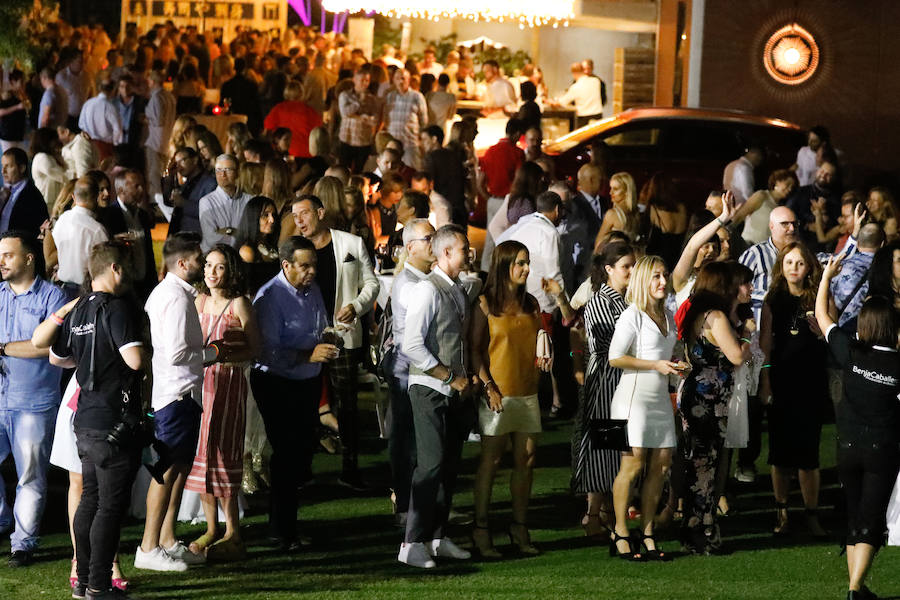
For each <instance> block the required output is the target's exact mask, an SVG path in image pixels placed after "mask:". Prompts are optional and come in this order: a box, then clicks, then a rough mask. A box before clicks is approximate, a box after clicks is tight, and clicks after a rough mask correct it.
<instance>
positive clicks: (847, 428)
mask: <svg viewBox="0 0 900 600" xmlns="http://www.w3.org/2000/svg"><path fill="white" fill-rule="evenodd" d="M827 338H828V346H829V348H830V349H831V353H832V355H833V356H834V358H835V360H836V361H837V363H838V364H839V365H840V366H841V367H842V368H843V370H844V390H843V392H844V395H843V398H842V399H841V403H840V404H839V405H838V409H837V426H838V437H840V439H841V441H843V442H852V443H854V444H859V445H861V446H865V445H871V444H896V443H898V442H900V354H898V353H897V351H896V350H893V349H890V348H881V347H872V346H867V345H865V344H862V343H860V342H858V341H856V340H854V339H852V338H851V337H850V336H849V335H848V334H847V333H846V332H845V331H844V330H843V329H841V328H839V327H831V328H830V329H829V330H828V332H827Z"/></svg>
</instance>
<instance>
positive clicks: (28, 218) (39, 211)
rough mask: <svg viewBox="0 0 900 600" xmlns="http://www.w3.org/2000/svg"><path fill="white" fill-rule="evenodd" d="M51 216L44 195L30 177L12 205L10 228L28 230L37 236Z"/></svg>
mask: <svg viewBox="0 0 900 600" xmlns="http://www.w3.org/2000/svg"><path fill="white" fill-rule="evenodd" d="M49 218H50V214H49V213H48V212H47V203H46V202H45V201H44V196H43V195H41V192H40V191H39V190H38V189H37V187H36V186H35V185H34V182H33V181H32V180H31V179H29V180H28V183H26V184H25V187H24V188H23V189H22V191H21V193H19V196H18V197H17V198H16V203H15V204H14V205H13V207H12V212H11V213H10V215H9V228H10V229H11V230H12V229H18V230H21V231H27V232H28V233H30V234H31V235H33V236H34V237H35V238H36V237H37V236H38V234H40V232H41V225H43V224H44V221H46V220H47V219H49Z"/></svg>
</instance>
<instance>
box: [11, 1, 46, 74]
mask: <svg viewBox="0 0 900 600" xmlns="http://www.w3.org/2000/svg"><path fill="white" fill-rule="evenodd" d="M56 15H57V3H56V2H55V1H53V0H43V1H42V0H0V60H2V61H4V62H6V61H11V62H18V63H19V64H21V65H23V66H33V65H34V63H36V62H38V61H40V59H41V57H43V55H44V54H45V53H46V51H47V48H46V44H45V42H44V40H43V35H44V33H45V32H46V30H47V24H48V23H50V22H52V21H55V20H56Z"/></svg>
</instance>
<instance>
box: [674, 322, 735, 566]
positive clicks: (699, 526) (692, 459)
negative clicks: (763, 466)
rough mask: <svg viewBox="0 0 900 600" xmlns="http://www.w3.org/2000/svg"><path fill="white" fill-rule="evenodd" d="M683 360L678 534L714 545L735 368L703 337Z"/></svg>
mask: <svg viewBox="0 0 900 600" xmlns="http://www.w3.org/2000/svg"><path fill="white" fill-rule="evenodd" d="M688 358H689V360H690V361H691V372H690V373H689V374H688V376H687V378H686V379H685V381H684V385H683V386H682V388H681V419H682V424H683V427H684V438H683V444H682V447H681V452H682V455H683V457H684V490H685V498H684V521H683V525H682V527H683V531H682V534H683V536H684V539H685V541H690V542H694V543H698V541H699V542H701V543H704V544H706V543H710V542H712V541H713V540H711V539H710V538H718V534H717V531H716V529H715V527H714V518H715V514H716V504H717V498H716V494H715V487H716V467H717V466H718V462H719V452H721V450H722V447H723V445H724V443H725V432H726V429H727V425H728V398H729V397H730V396H731V391H732V384H733V381H734V379H733V375H734V367H733V366H732V364H731V362H729V360H728V359H727V358H725V355H724V354H723V353H722V351H721V350H720V349H719V348H718V347H716V346H715V345H714V344H713V343H712V342H710V341H709V340H707V339H706V338H705V337H703V336H702V335H700V336H698V337H697V339H696V340H695V341H694V342H693V343H692V344H691V345H690V347H689V350H688ZM701 550H702V548H701Z"/></svg>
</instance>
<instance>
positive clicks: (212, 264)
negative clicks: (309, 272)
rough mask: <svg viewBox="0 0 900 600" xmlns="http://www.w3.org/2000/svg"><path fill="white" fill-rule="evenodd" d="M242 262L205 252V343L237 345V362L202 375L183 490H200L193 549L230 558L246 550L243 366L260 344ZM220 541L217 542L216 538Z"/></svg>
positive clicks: (225, 252) (219, 250) (227, 253)
mask: <svg viewBox="0 0 900 600" xmlns="http://www.w3.org/2000/svg"><path fill="white" fill-rule="evenodd" d="M243 268H244V263H243V261H242V260H241V257H240V255H239V254H238V253H237V251H236V250H235V249H234V248H232V247H231V246H227V245H225V244H216V245H215V246H213V248H212V249H211V250H210V251H209V252H208V253H207V255H206V263H205V266H204V270H203V284H204V285H203V287H204V288H205V289H204V290H203V292H204V293H202V294H200V295H199V296H198V298H197V301H196V302H197V311H198V312H199V313H200V325H201V326H202V328H203V335H204V337H205V339H206V340H207V341H209V340H221V339H224V340H225V343H226V344H233V345H234V346H235V347H234V350H233V353H232V356H233V357H234V358H233V362H229V363H215V364H213V365H210V366H208V367H206V370H205V372H204V375H203V419H202V421H201V423H200V440H199V442H198V444H197V454H196V456H194V465H193V468H192V469H191V472H190V474H189V475H188V478H187V482H186V483H185V486H184V487H185V489H186V490H190V491H192V492H197V493H199V494H201V496H200V501H201V503H202V505H203V513H204V515H205V517H206V528H207V529H206V533H204V534H203V535H202V536H200V537H199V538H198V539H196V540H194V542H192V543H191V551H192V552H194V553H204V552H205V553H206V554H207V557H208V558H210V559H218V560H230V559H237V558H241V557H242V556H243V555H244V554H245V547H244V543H243V541H242V540H241V534H240V529H239V525H240V517H239V512H238V493H239V492H240V490H241V477H242V476H243V456H244V428H245V424H246V403H247V379H246V378H245V377H244V367H243V365H242V364H240V363H243V362H246V361H248V360H250V359H251V358H252V357H253V356H254V355H255V353H256V349H257V348H258V347H259V334H258V331H257V327H256V317H255V316H254V313H253V305H252V304H250V300H249V299H248V298H247V297H246V296H244V295H243V294H244V292H245V291H246V277H245V275H244V271H243ZM219 504H221V505H222V512H224V513H225V535H224V536H223V537H222V538H221V539H218V537H219V531H218V505H219ZM217 540H218V541H217Z"/></svg>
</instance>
